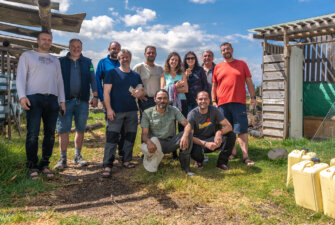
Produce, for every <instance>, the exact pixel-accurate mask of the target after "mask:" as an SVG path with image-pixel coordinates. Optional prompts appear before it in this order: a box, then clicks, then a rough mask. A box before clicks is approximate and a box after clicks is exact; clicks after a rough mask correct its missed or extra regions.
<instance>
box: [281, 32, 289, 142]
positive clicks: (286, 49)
mask: <svg viewBox="0 0 335 225" xmlns="http://www.w3.org/2000/svg"><path fill="white" fill-rule="evenodd" d="M283 29H284V67H285V68H284V71H285V77H284V78H285V80H284V83H285V97H284V132H283V138H284V139H286V138H287V136H288V129H289V113H288V112H289V102H288V101H289V100H288V98H289V93H288V92H289V87H290V86H289V66H290V65H289V63H290V49H289V46H288V44H289V39H288V35H287V28H286V27H284V28H283Z"/></svg>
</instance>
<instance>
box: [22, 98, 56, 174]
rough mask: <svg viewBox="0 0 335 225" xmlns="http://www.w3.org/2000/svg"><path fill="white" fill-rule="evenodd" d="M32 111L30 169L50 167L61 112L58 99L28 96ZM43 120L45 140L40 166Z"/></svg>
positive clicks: (29, 120)
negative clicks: (40, 138) (39, 139)
mask: <svg viewBox="0 0 335 225" xmlns="http://www.w3.org/2000/svg"><path fill="white" fill-rule="evenodd" d="M27 98H28V99H29V101H30V104H31V105H30V110H28V111H26V116H27V137H26V155H27V167H28V168H31V169H32V168H33V169H37V168H43V167H45V166H48V165H49V163H50V162H49V159H50V157H51V155H52V149H53V147H54V143H55V128H56V122H57V117H58V111H59V104H58V98H57V96H54V95H48V96H46V95H41V94H34V95H28V96H27ZM41 119H42V121H43V128H44V138H43V143H42V159H41V160H40V163H39V166H37V164H38V156H37V152H38V136H39V133H40V126H41Z"/></svg>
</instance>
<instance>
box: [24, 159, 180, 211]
mask: <svg viewBox="0 0 335 225" xmlns="http://www.w3.org/2000/svg"><path fill="white" fill-rule="evenodd" d="M135 161H139V158H137V159H135ZM138 167H140V166H138ZM100 169H101V166H100V164H98V163H90V165H89V166H88V167H87V168H76V170H73V171H71V173H66V174H65V173H64V174H63V173H61V174H59V175H57V176H56V179H55V180H54V181H52V183H58V184H60V186H59V187H58V189H57V190H56V191H53V192H52V193H42V194H40V195H39V196H37V198H36V199H34V201H33V202H30V203H29V206H35V207H38V208H39V209H44V208H48V207H52V208H54V211H57V212H70V211H76V210H85V209H93V208H99V207H102V206H108V205H115V204H122V203H129V202H138V201H142V200H145V199H148V198H155V199H156V200H157V202H158V203H159V204H160V205H161V206H162V207H164V208H178V205H177V204H176V202H175V201H173V200H172V199H171V198H170V197H169V196H168V195H167V194H168V192H166V191H165V190H160V188H158V187H156V188H154V187H153V186H152V185H151V186H150V187H151V188H150V189H146V188H147V186H146V185H141V184H140V183H138V182H132V181H130V179H129V177H131V176H133V174H135V173H139V172H141V169H140V168H136V169H125V168H122V167H121V166H120V165H119V164H116V165H115V166H114V167H113V169H112V178H107V179H106V178H102V177H101V170H100ZM82 171H86V172H88V173H85V174H83V175H81V174H80V173H81V172H82ZM72 172H73V173H72ZM152 188H153V189H154V190H152ZM116 202H117V203H116ZM35 210H36V209H34V210H33V209H28V210H25V211H26V212H29V211H35Z"/></svg>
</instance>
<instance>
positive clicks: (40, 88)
mask: <svg viewBox="0 0 335 225" xmlns="http://www.w3.org/2000/svg"><path fill="white" fill-rule="evenodd" d="M37 44H38V48H37V50H31V51H26V52H24V53H23V54H22V55H21V57H20V60H19V64H18V69H17V80H16V85H17V93H18V96H19V99H20V104H21V107H22V109H23V110H25V111H26V115H27V137H26V155H27V167H28V168H29V177H30V178H31V179H33V180H35V179H38V173H39V171H41V172H42V174H44V175H45V176H46V177H47V178H53V177H54V174H53V172H52V171H51V170H50V168H49V163H50V162H49V159H50V157H51V155H52V149H53V146H54V143H55V128H56V121H57V117H58V112H59V111H60V110H59V109H60V106H59V103H60V104H61V111H60V112H61V113H65V95H64V84H63V78H62V74H61V68H60V63H59V60H58V58H57V57H55V56H52V55H50V54H49V50H50V48H51V44H52V34H50V33H46V32H44V31H42V32H41V33H40V34H39V35H38V38H37ZM41 119H42V120H43V128H44V138H43V144H42V158H41V160H40V162H39V164H38V156H37V152H38V136H39V132H40V125H41Z"/></svg>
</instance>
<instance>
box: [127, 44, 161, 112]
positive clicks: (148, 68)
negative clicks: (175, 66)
mask: <svg viewBox="0 0 335 225" xmlns="http://www.w3.org/2000/svg"><path fill="white" fill-rule="evenodd" d="M156 56H157V52H156V47H155V46H151V45H148V46H146V47H145V50H144V57H145V62H142V63H139V64H137V65H135V66H134V68H133V70H134V71H135V72H137V73H138V74H140V76H141V79H142V82H143V86H144V89H145V92H146V96H145V97H143V98H142V99H140V100H139V101H138V105H139V107H140V112H141V115H142V113H143V111H144V110H146V109H148V108H150V107H152V106H155V105H156V103H155V101H154V96H155V93H156V92H157V91H158V90H159V89H160V78H161V75H162V73H163V68H162V67H161V66H158V65H156V64H155V59H156Z"/></svg>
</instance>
